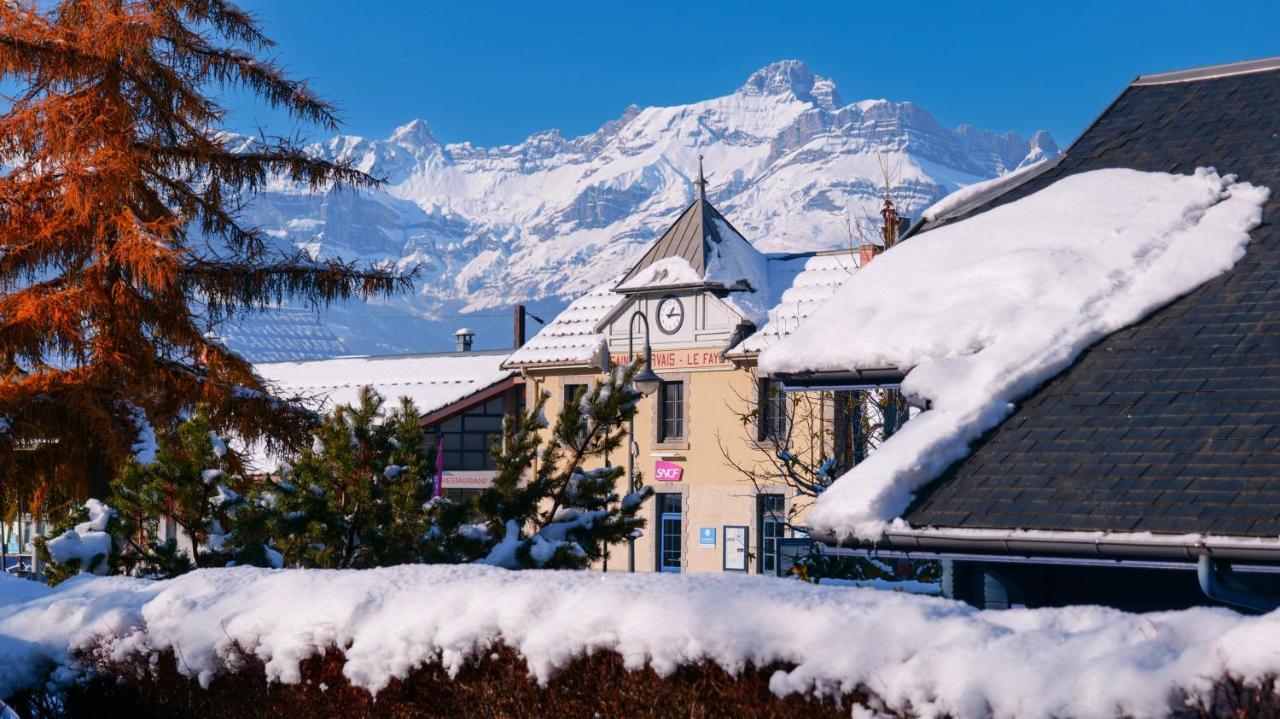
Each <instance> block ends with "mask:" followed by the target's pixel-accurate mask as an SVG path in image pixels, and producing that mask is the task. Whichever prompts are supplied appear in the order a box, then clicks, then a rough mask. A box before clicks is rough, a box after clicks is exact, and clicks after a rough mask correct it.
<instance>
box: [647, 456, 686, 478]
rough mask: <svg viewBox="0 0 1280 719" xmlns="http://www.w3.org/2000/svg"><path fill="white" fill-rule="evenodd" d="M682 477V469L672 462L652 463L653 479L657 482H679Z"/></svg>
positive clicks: (660, 461)
mask: <svg viewBox="0 0 1280 719" xmlns="http://www.w3.org/2000/svg"><path fill="white" fill-rule="evenodd" d="M682 476H684V467H681V466H680V465H678V464H675V463H672V462H664V461H662V460H658V461H656V462H654V463H653V477H654V479H656V480H658V481H659V482H679V481H680V477H682Z"/></svg>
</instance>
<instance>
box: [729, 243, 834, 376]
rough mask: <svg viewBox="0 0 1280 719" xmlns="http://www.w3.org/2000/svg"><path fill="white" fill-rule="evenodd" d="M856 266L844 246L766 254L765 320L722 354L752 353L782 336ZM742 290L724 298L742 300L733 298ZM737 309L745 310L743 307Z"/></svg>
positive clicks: (819, 302)
mask: <svg viewBox="0 0 1280 719" xmlns="http://www.w3.org/2000/svg"><path fill="white" fill-rule="evenodd" d="M857 268H858V263H857V259H856V258H855V257H854V256H853V253H851V252H848V251H844V250H839V251H833V252H821V253H817V254H811V255H778V256H771V257H769V263H768V277H769V281H768V290H769V295H770V296H769V297H767V298H764V299H765V301H764V303H763V304H764V307H765V308H766V309H765V311H764V313H763V314H764V318H765V320H764V322H763V324H762V325H761V326H760V328H759V329H758V330H756V331H755V332H754V333H752V334H751V335H750V336H749V337H747V338H746V339H744V340H743V341H742V342H740V343H738V345H737V346H735V347H733V348H732V349H731V350H729V352H727V353H726V354H728V355H730V356H739V355H746V354H753V353H756V352H760V351H761V350H763V349H764V348H766V347H769V346H770V345H772V344H774V343H775V342H777V341H778V340H780V339H782V338H783V337H786V336H787V335H789V334H790V333H791V332H792V331H793V330H794V329H796V328H797V327H799V326H800V323H801V322H803V321H804V319H805V318H806V317H808V316H809V315H810V314H812V313H813V311H814V310H815V309H817V308H818V306H819V305H821V304H822V303H823V302H825V301H827V299H828V298H829V297H831V295H832V294H834V293H835V291H836V290H838V289H839V288H840V286H841V285H843V284H844V283H845V282H847V281H848V280H849V278H850V277H852V276H853V273H854V272H855V271H857ZM746 294H747V293H734V294H731V295H730V296H729V297H728V298H727V299H728V301H729V302H730V303H731V304H743V303H739V302H738V301H737V300H738V299H745V296H746ZM751 294H756V293H751ZM761 294H763V293H761ZM739 312H740V313H743V314H744V315H745V314H746V310H745V308H740V309H739Z"/></svg>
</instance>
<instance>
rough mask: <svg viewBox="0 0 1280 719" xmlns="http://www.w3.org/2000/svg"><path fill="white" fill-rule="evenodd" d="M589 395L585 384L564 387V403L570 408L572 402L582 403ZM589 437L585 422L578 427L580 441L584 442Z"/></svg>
mask: <svg viewBox="0 0 1280 719" xmlns="http://www.w3.org/2000/svg"><path fill="white" fill-rule="evenodd" d="M586 394H587V386H586V385H585V384H566V385H564V403H565V406H568V405H569V404H570V403H572V402H581V401H582V398H583V397H585V396H586ZM586 437H587V423H586V422H585V421H584V422H582V423H580V424H579V425H578V439H579V440H583V439H586Z"/></svg>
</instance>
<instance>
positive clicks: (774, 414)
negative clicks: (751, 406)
mask: <svg viewBox="0 0 1280 719" xmlns="http://www.w3.org/2000/svg"><path fill="white" fill-rule="evenodd" d="M759 395H760V396H759V400H758V401H759V406H758V410H759V411H758V412H757V417H756V430H757V431H756V439H758V440H759V441H761V442H764V441H773V442H785V441H786V439H787V420H788V418H787V395H786V393H785V392H783V391H782V385H781V384H780V383H778V382H774V381H772V380H767V379H762V380H760V387H759Z"/></svg>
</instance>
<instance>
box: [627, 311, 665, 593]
mask: <svg viewBox="0 0 1280 719" xmlns="http://www.w3.org/2000/svg"><path fill="white" fill-rule="evenodd" d="M637 319H639V320H640V321H641V322H642V323H644V363H643V364H641V365H640V371H639V372H637V373H636V374H635V376H634V377H632V378H631V384H633V385H635V388H636V391H638V392H639V393H640V394H642V395H644V396H645V397H648V396H649V395H651V394H653V393H654V392H657V391H658V387H659V386H661V385H662V378H661V377H659V376H658V375H656V374H654V372H653V347H651V346H650V345H649V318H648V317H646V316H645V314H644V313H643V312H641V311H639V310H636V311H635V313H633V314H632V315H631V323H630V326H628V327H627V361H628V362H630V361H632V359H633V358H634V357H635V356H636V354H635V335H636V320H637ZM630 422H631V424H630V426H629V427H628V429H627V436H628V441H629V442H630V445H629V446H628V447H627V487H628V490H627V491H629V492H635V491H636V490H637V489H638V488H637V487H636V452H638V451H640V445H638V444H637V443H636V416H635V414H632V415H631V420H630ZM627 571H628V572H634V571H636V538H635V536H634V534H633V535H632V536H630V537H627Z"/></svg>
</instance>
